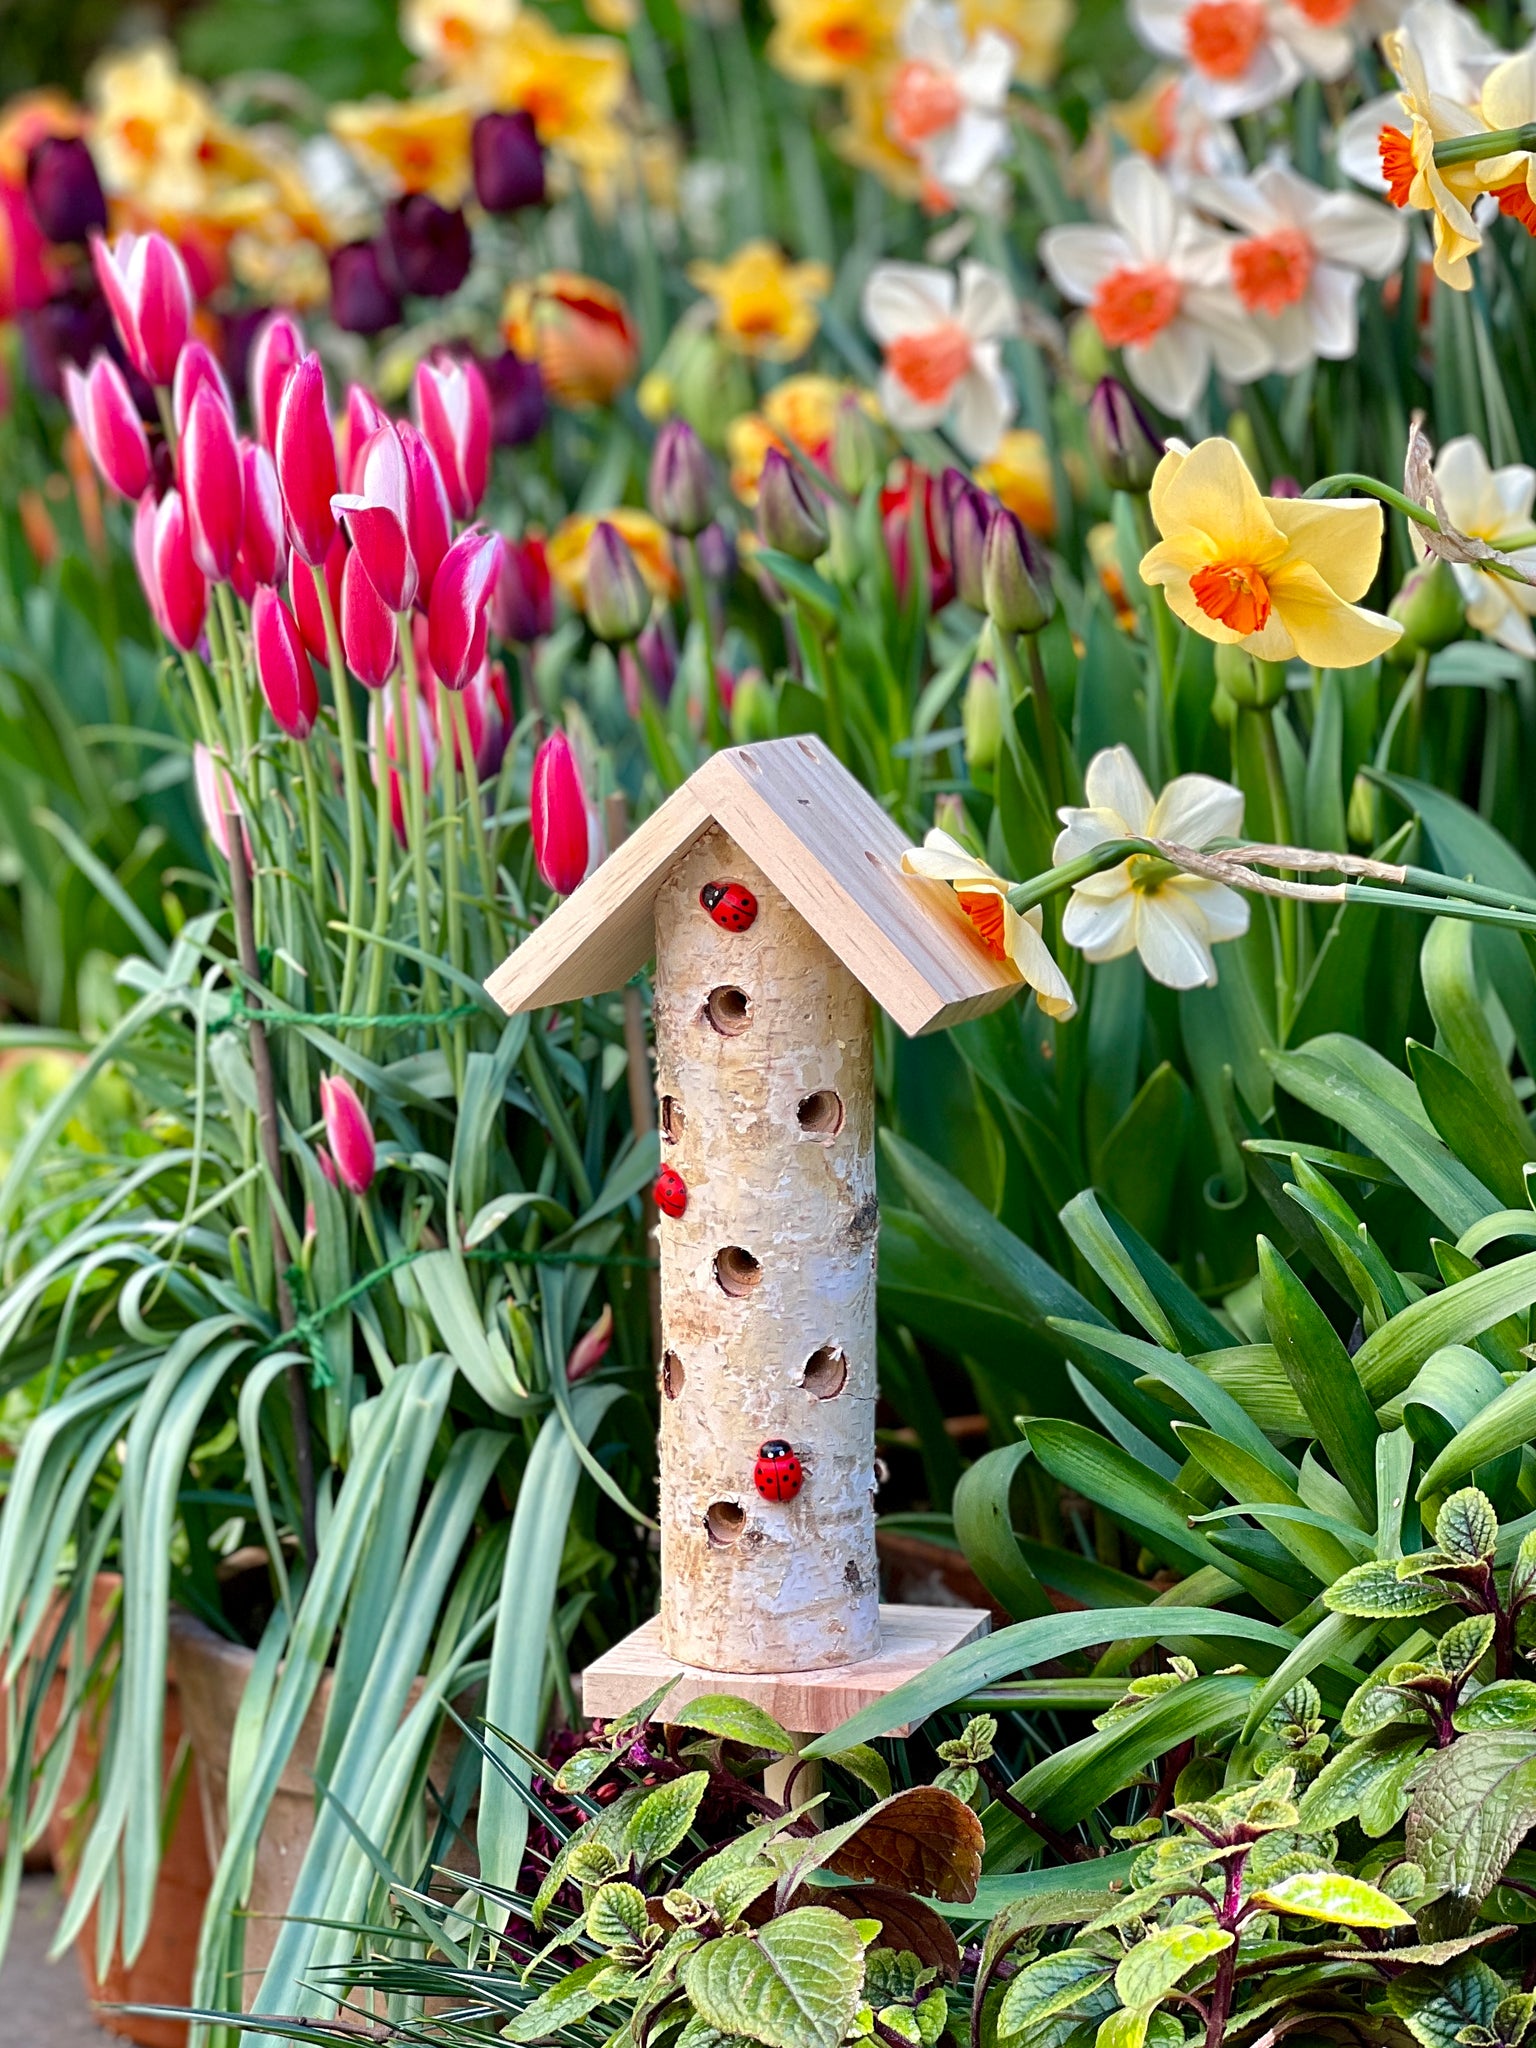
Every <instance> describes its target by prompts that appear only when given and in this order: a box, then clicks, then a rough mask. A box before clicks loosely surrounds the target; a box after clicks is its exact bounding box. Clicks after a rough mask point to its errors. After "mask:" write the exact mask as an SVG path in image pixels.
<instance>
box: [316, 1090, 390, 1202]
mask: <svg viewBox="0 0 1536 2048" xmlns="http://www.w3.org/2000/svg"><path fill="white" fill-rule="evenodd" d="M320 1114H321V1116H322V1117H323V1119H324V1121H325V1137H326V1143H327V1145H328V1146H329V1147H330V1153H331V1158H332V1160H333V1161H334V1162H335V1166H336V1172H337V1175H338V1177H339V1178H340V1181H341V1184H342V1186H343V1187H344V1188H346V1189H347V1190H348V1192H349V1193H350V1194H354V1195H366V1194H367V1192H368V1190H369V1189H370V1188H371V1187H372V1186H373V1176H374V1174H375V1172H376V1171H377V1170H378V1148H377V1146H376V1145H375V1143H374V1137H373V1125H372V1124H371V1123H370V1122H369V1121H368V1112H367V1110H366V1109H364V1107H363V1105H362V1103H361V1101H360V1100H359V1099H358V1094H357V1090H356V1089H355V1088H354V1087H353V1086H352V1083H351V1082H350V1081H349V1080H347V1079H346V1077H345V1076H344V1075H342V1074H327V1075H325V1076H324V1077H323V1078H322V1080H321V1082H320Z"/></svg>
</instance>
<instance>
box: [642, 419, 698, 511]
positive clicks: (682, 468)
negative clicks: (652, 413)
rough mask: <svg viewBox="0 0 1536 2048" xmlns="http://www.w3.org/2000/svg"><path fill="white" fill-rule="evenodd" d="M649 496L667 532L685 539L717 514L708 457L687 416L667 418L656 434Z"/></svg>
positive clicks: (647, 491) (647, 492)
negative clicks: (682, 418) (715, 512)
mask: <svg viewBox="0 0 1536 2048" xmlns="http://www.w3.org/2000/svg"><path fill="white" fill-rule="evenodd" d="M646 499H647V502H648V503H649V505H650V508H651V512H652V515H653V516H654V517H655V518H656V519H657V520H659V521H660V523H661V524H662V525H663V526H664V527H665V528H666V529H667V531H668V533H675V534H680V535H681V536H682V537H683V538H684V539H686V540H691V539H692V538H693V536H694V535H695V534H698V533H702V532H703V530H704V528H705V527H706V526H708V524H709V522H710V520H711V518H712V517H713V516H714V514H713V499H714V478H713V476H712V475H711V473H710V463H709V457H708V455H706V454H705V452H704V443H703V442H702V441H701V440H700V439H699V437H698V435H697V434H696V433H695V432H694V431H693V428H692V427H690V426H689V424H688V422H687V421H686V420H668V421H667V423H666V425H665V426H664V427H663V428H662V430H661V432H660V433H659V434H658V435H657V436H656V446H655V448H654V449H653V450H652V452H651V473H650V479H649V483H648V487H647V490H646Z"/></svg>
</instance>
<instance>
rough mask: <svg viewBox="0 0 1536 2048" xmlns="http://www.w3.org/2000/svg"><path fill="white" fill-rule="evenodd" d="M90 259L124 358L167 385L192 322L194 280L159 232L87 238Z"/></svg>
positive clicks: (152, 379) (153, 380) (140, 373)
mask: <svg viewBox="0 0 1536 2048" xmlns="http://www.w3.org/2000/svg"><path fill="white" fill-rule="evenodd" d="M91 260H92V262H93V263H94V264H95V266H96V278H97V282H98V283H99V284H100V286H101V289H102V292H103V294H104V295H105V297H106V301H107V304H108V305H109V306H110V307H111V308H112V318H113V319H114V321H116V323H117V331H118V333H119V334H120V335H121V337H122V342H123V347H124V348H125V349H126V350H127V351H128V360H129V362H130V363H132V365H133V367H134V368H135V369H136V370H137V371H138V373H139V375H140V376H141V377H145V378H147V379H148V380H149V382H150V383H151V384H159V385H162V386H164V385H167V384H169V383H170V382H171V379H172V377H173V376H174V375H175V372H176V358H177V357H178V356H179V355H180V354H181V351H182V348H183V346H184V345H185V343H186V339H187V333H188V330H189V329H190V327H191V325H192V284H191V280H190V279H189V278H188V276H187V266H186V264H185V263H183V262H182V260H181V256H180V254H179V253H178V251H177V250H176V249H175V247H174V246H173V245H172V244H171V243H170V242H168V241H167V240H166V238H165V236H164V235H162V234H158V233H150V234H147V235H134V234H122V235H119V236H118V238H117V240H116V241H115V242H112V243H108V242H106V241H104V240H103V239H102V237H101V236H100V235H95V236H93V237H92V239H91Z"/></svg>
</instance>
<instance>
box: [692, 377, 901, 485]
mask: <svg viewBox="0 0 1536 2048" xmlns="http://www.w3.org/2000/svg"><path fill="white" fill-rule="evenodd" d="M853 391H854V387H853V386H852V385H851V384H845V383H843V382H842V381H841V380H840V379H839V378H836V377H822V376H818V375H817V374H816V373H815V372H813V371H806V372H805V373H804V374H802V375H801V376H798V377H785V378H784V379H783V380H782V381H781V382H780V383H778V384H775V385H774V387H773V389H772V390H771V391H770V392H769V393H768V395H767V397H766V398H765V399H764V400H763V405H762V410H761V411H760V412H747V413H742V414H741V415H740V417H739V418H737V419H734V420H732V421H731V423H730V425H729V426H728V427H727V428H726V430H725V450H726V455H727V456H728V458H729V460H730V466H731V489H732V490H733V491H734V492H735V494H736V496H737V497H738V498H739V499H740V500H741V502H742V504H743V505H755V504H756V503H757V480H758V478H759V477H760V476H761V475H762V471H763V464H764V462H765V461H766V460H767V457H768V450H769V449H770V448H780V449H783V450H785V451H786V452H788V451H789V449H790V447H791V446H793V447H794V448H795V449H796V450H797V451H798V452H799V453H800V454H802V455H804V456H805V457H806V458H807V460H809V461H811V462H815V463H819V464H820V465H821V466H822V467H823V468H825V466H826V461H827V456H828V453H829V451H830V449H831V446H832V430H833V428H834V427H835V426H836V424H837V409H838V407H839V406H840V405H841V404H842V402H843V400H844V399H845V398H847V397H849V396H850V395H852V394H853ZM858 396H859V403H860V404H861V405H862V406H863V407H864V409H865V411H866V412H868V413H869V414H870V415H871V417H878V408H877V407H876V405H875V402H874V399H873V397H872V395H871V394H870V393H868V392H861V393H859V394H858Z"/></svg>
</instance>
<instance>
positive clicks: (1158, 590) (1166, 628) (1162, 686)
mask: <svg viewBox="0 0 1536 2048" xmlns="http://www.w3.org/2000/svg"><path fill="white" fill-rule="evenodd" d="M1129 495H1130V502H1131V513H1132V516H1133V518H1134V519H1135V522H1136V532H1137V535H1138V537H1139V539H1140V541H1141V545H1142V547H1143V549H1144V550H1150V549H1151V548H1153V547H1155V546H1156V545H1157V539H1158V533H1157V526H1156V523H1155V522H1154V520H1153V518H1152V506H1151V503H1150V501H1149V500H1148V498H1147V497H1146V495H1145V493H1143V492H1141V491H1135V492H1132V493H1130V494H1129ZM1147 611H1148V613H1149V615H1150V617H1151V620H1152V644H1153V647H1154V649H1155V651H1156V654H1157V689H1156V692H1155V694H1154V692H1152V691H1150V690H1149V691H1148V693H1147V696H1148V707H1147V729H1148V735H1149V737H1150V738H1151V740H1152V742H1153V744H1154V746H1155V748H1156V751H1157V753H1158V754H1159V755H1160V756H1161V759H1159V760H1157V761H1155V762H1153V763H1151V764H1150V765H1151V766H1152V767H1153V768H1155V770H1156V771H1157V772H1156V775H1155V777H1154V779H1155V780H1157V781H1161V782H1167V781H1168V780H1169V778H1170V777H1171V776H1172V775H1173V772H1174V768H1175V765H1176V763H1175V758H1174V757H1175V754H1176V752H1177V749H1176V747H1175V746H1174V737H1173V734H1174V727H1173V712H1174V705H1175V704H1176V703H1177V701H1178V694H1179V629H1178V624H1177V622H1176V621H1175V619H1174V616H1173V613H1172V612H1171V611H1170V610H1169V609H1168V599H1167V597H1166V596H1165V594H1164V592H1163V587H1162V585H1161V584H1160V583H1154V584H1151V585H1149V586H1148V589H1147Z"/></svg>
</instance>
